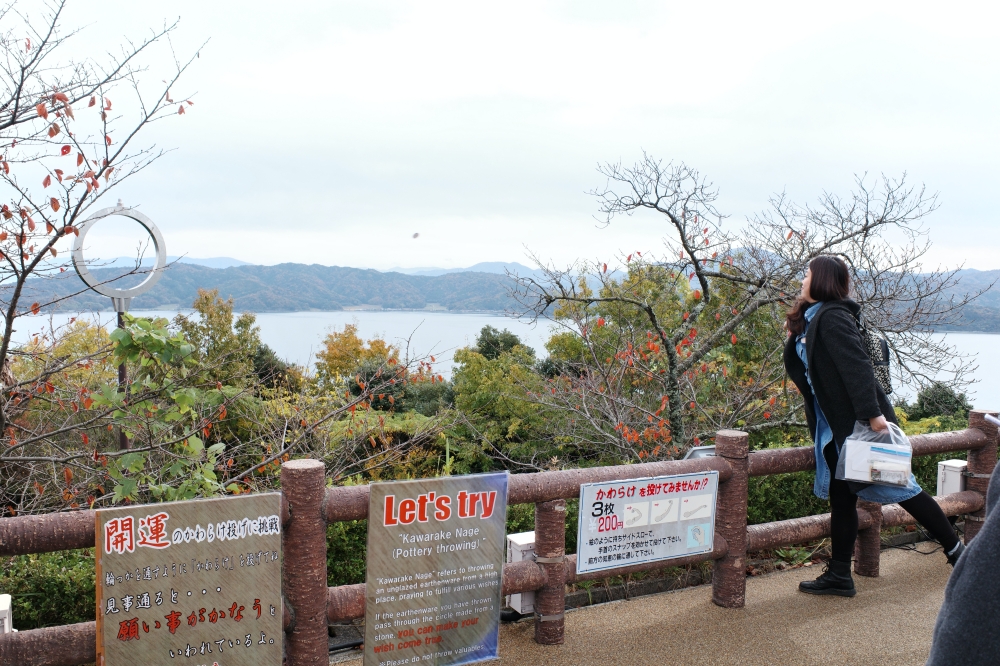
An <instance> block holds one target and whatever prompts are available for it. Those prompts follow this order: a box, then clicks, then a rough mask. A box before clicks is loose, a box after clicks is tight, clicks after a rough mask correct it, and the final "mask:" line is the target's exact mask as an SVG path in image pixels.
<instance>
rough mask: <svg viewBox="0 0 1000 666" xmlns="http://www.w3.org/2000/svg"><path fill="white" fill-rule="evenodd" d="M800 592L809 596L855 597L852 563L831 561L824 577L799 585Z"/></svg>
mask: <svg viewBox="0 0 1000 666" xmlns="http://www.w3.org/2000/svg"><path fill="white" fill-rule="evenodd" d="M799 591H801V592H807V593H808V594H835V595H837V596H838V597H853V596H854V595H855V594H857V590H855V589H854V579H853V578H852V577H851V563H850V562H838V561H837V560H830V561H829V562H827V563H826V568H825V569H824V570H823V575H822V576H820V577H819V578H817V579H816V580H807V581H802V582H801V583H799Z"/></svg>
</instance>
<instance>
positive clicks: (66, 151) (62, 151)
mask: <svg viewBox="0 0 1000 666" xmlns="http://www.w3.org/2000/svg"><path fill="white" fill-rule="evenodd" d="M71 150H73V148H72V147H71V146H68V145H67V146H63V147H62V148H60V149H59V153H60V154H61V155H63V156H66V155H69V153H70V151H71Z"/></svg>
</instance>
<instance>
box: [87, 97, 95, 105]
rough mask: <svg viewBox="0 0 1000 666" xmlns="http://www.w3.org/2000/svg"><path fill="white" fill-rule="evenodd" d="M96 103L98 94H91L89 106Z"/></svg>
mask: <svg viewBox="0 0 1000 666" xmlns="http://www.w3.org/2000/svg"><path fill="white" fill-rule="evenodd" d="M95 104H97V95H91V96H90V102H89V103H88V104H87V106H94V105H95Z"/></svg>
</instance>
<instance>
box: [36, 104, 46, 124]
mask: <svg viewBox="0 0 1000 666" xmlns="http://www.w3.org/2000/svg"><path fill="white" fill-rule="evenodd" d="M35 111H37V112H38V115H39V116H40V117H42V118H44V119H45V120H48V119H49V112H48V111H46V110H45V102H42V103H40V104H36V105H35Z"/></svg>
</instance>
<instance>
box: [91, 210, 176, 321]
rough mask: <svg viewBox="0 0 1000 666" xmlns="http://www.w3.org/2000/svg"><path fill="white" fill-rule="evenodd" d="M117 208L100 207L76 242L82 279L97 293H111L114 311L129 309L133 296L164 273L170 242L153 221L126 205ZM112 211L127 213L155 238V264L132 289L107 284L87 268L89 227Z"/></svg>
mask: <svg viewBox="0 0 1000 666" xmlns="http://www.w3.org/2000/svg"><path fill="white" fill-rule="evenodd" d="M120 204H121V202H119V205H118V206H115V207H114V208H104V209H103V210H99V211H97V212H96V213H94V214H93V215H91V216H90V217H88V218H87V219H86V220H84V221H83V223H82V224H81V225H80V235H79V236H77V237H76V240H75V241H74V242H73V268H75V269H76V273H77V275H79V276H80V279H81V280H83V282H84V284H86V285H87V286H88V287H90V288H91V289H93V290H94V291H96V292H97V293H98V294H102V295H104V296H108V297H109V298H111V300H112V302H113V303H114V306H115V312H127V311H128V308H129V305H130V304H131V302H132V299H133V298H135V297H136V296H138V295H139V294H143V293H145V292H147V291H149V290H150V289H152V287H153V285H154V284H156V282H157V281H158V280H159V279H160V277H161V276H162V275H163V269H164V268H166V266H167V246H166V243H164V241H163V235H162V234H161V233H160V230H159V229H158V228H157V226H156V225H155V224H153V221H152V220H151V219H149V218H148V217H146V216H145V215H143V214H142V213H140V212H139V211H137V210H134V209H132V208H125V207H124V206H122V205H120ZM112 215H121V216H122V217H127V218H129V219H131V220H135V221H136V222H138V223H139V224H141V225H142V227H143V228H144V229H145V230H146V231H147V232H149V235H150V237H151V238H152V239H153V248H154V249H155V250H156V265H155V266H154V267H153V270H152V271H150V273H149V275H148V276H147V277H146V279H145V280H143V281H142V282H141V283H139V284H138V285H136V286H134V287H131V288H129V289H118V288H116V287H112V286H111V285H110V284H104V283H101V282H99V281H98V280H97V279H96V278H94V276H93V275H92V274H91V273H90V270H89V269H88V268H87V263H86V261H85V260H84V258H83V241H84V239H85V238H86V237H87V232H88V231H90V229H91V227H93V226H94V224H96V223H97V222H98V221H99V220H103V219H104V218H106V217H110V216H112Z"/></svg>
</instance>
